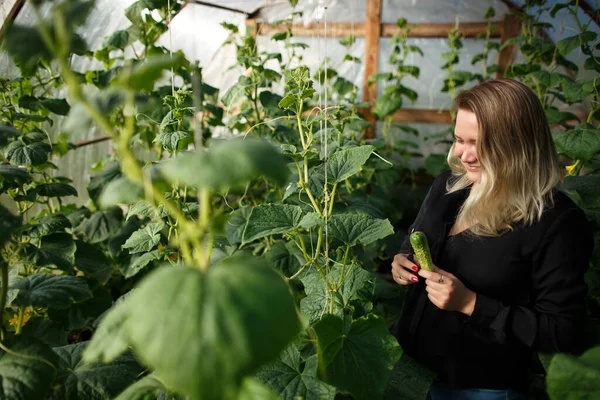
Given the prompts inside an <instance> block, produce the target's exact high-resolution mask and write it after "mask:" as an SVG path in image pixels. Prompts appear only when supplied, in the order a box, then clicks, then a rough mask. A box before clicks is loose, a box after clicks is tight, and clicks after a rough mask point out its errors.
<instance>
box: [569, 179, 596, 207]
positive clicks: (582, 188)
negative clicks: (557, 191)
mask: <svg viewBox="0 0 600 400" xmlns="http://www.w3.org/2000/svg"><path fill="white" fill-rule="evenodd" d="M561 189H563V190H566V191H575V192H577V194H578V195H579V197H580V198H581V201H582V203H581V204H580V206H581V207H584V208H600V175H583V176H567V177H566V178H565V180H564V181H563V183H562V185H561Z"/></svg>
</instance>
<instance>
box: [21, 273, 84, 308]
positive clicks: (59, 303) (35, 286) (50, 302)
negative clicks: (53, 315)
mask: <svg viewBox="0 0 600 400" xmlns="http://www.w3.org/2000/svg"><path fill="white" fill-rule="evenodd" d="M13 288H14V289H20V291H19V295H18V296H17V300H16V301H17V302H18V303H19V304H21V305H25V306H34V307H47V308H57V309H65V308H68V307H69V306H71V305H72V304H73V303H80V302H82V301H84V300H87V299H89V298H91V297H92V292H91V291H90V289H89V288H88V285H87V284H86V283H85V281H84V280H83V279H81V278H79V277H76V276H67V275H53V274H36V275H30V276H28V277H27V278H24V279H21V280H19V281H17V282H15V283H14V284H13Z"/></svg>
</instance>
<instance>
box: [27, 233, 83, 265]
mask: <svg viewBox="0 0 600 400" xmlns="http://www.w3.org/2000/svg"><path fill="white" fill-rule="evenodd" d="M32 250H33V254H32V256H31V258H32V260H33V263H34V264H35V265H37V266H38V267H47V266H49V265H56V266H57V267H58V268H60V269H62V270H63V271H67V272H72V271H73V266H74V265H75V250H76V247H75V241H74V240H73V237H72V236H71V235H70V234H68V233H53V234H51V235H48V236H44V237H42V240H41V245H40V247H39V248H32Z"/></svg>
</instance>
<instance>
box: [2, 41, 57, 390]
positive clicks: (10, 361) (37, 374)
mask: <svg viewBox="0 0 600 400" xmlns="http://www.w3.org/2000/svg"><path fill="white" fill-rule="evenodd" d="M24 47H25V46H24ZM3 344H4V346H6V347H7V348H8V349H10V351H11V352H10V353H7V352H5V351H4V350H0V377H1V382H2V385H0V397H1V398H3V399H44V398H45V397H46V394H47V393H48V390H49V389H50V385H51V384H52V382H53V381H54V376H55V375H56V369H55V367H54V366H55V365H56V364H57V358H58V357H57V356H56V354H55V353H54V352H53V351H52V349H50V348H49V347H48V346H47V345H45V344H43V343H40V342H38V341H36V340H34V339H31V338H27V337H20V338H15V337H11V338H10V339H9V340H5V341H3Z"/></svg>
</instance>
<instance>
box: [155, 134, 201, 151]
mask: <svg viewBox="0 0 600 400" xmlns="http://www.w3.org/2000/svg"><path fill="white" fill-rule="evenodd" d="M154 141H155V142H158V143H160V144H162V145H163V147H164V148H165V150H167V151H169V152H171V153H173V152H175V151H177V150H184V149H185V148H186V147H187V145H188V144H189V143H191V141H192V135H190V134H189V133H187V132H183V131H177V132H163V133H161V134H160V135H158V136H157V137H156V139H154Z"/></svg>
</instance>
